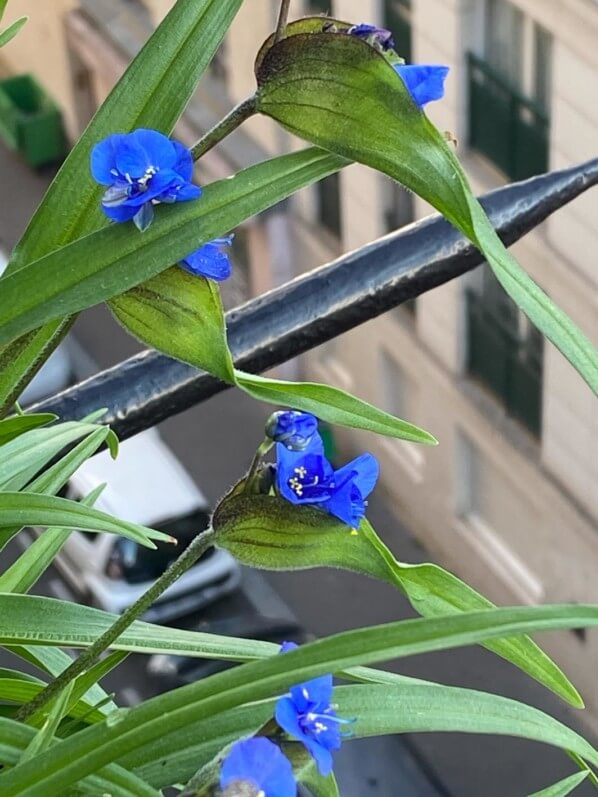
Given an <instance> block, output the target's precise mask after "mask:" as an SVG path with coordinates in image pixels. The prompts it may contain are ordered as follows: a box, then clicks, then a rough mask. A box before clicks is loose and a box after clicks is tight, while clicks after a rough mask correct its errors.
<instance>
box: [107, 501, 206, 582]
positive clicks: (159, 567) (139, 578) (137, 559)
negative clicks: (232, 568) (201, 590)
mask: <svg viewBox="0 0 598 797" xmlns="http://www.w3.org/2000/svg"><path fill="white" fill-rule="evenodd" d="M209 522H210V516H209V514H208V512H207V510H203V509H196V510H194V511H193V512H190V513H189V514H188V515H183V516H182V517H177V518H174V519H173V520H169V521H166V522H164V523H159V524H154V527H155V528H158V529H159V530H160V531H163V532H164V533H165V534H170V536H172V537H174V538H175V539H176V540H177V542H178V544H177V545H171V544H168V543H164V542H156V545H157V550H155V551H154V550H152V549H151V548H145V547H143V546H141V545H138V544H137V543H136V542H133V540H129V539H126V538H124V537H119V538H118V539H117V540H116V541H115V543H114V547H113V549H112V554H111V556H110V561H109V562H108V575H110V576H112V577H113V578H124V580H125V581H127V582H128V583H129V584H140V583H142V582H144V581H153V580H154V579H156V578H158V576H161V575H162V573H163V572H164V571H165V570H166V568H167V567H168V565H169V564H170V563H171V562H172V561H173V560H174V559H176V558H177V557H178V556H179V555H180V554H181V553H182V552H183V551H184V550H185V548H187V547H188V545H189V544H190V542H191V541H192V540H193V539H194V537H196V536H197V535H198V534H199V533H200V532H201V531H203V530H204V529H205V528H207V526H208V524H209ZM212 550H213V549H210V550H209V551H207V552H206V554H204V555H203V556H202V559H206V558H207V557H208V556H209V555H210V554H211V552H212ZM200 561H201V560H200Z"/></svg>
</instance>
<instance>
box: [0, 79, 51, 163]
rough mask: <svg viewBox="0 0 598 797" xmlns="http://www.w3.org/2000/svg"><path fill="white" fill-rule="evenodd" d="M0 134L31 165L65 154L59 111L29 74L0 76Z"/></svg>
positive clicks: (49, 161) (47, 161)
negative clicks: (8, 76) (2, 78)
mask: <svg viewBox="0 0 598 797" xmlns="http://www.w3.org/2000/svg"><path fill="white" fill-rule="evenodd" d="M0 136H1V137H2V138H3V139H4V141H5V142H6V143H7V144H8V146H9V147H11V149H15V150H18V151H19V152H20V153H21V154H22V155H23V157H24V158H25V160H26V161H27V163H29V165H30V166H34V167H36V166H44V165H45V164H48V163H55V162H56V161H59V160H61V159H62V158H63V157H64V155H65V154H66V140H65V137H64V129H63V125H62V114H61V112H60V109H59V108H58V107H57V105H56V104H55V103H54V102H53V100H52V99H51V98H50V97H49V96H48V95H47V94H46V92H45V91H44V90H43V89H42V87H41V86H40V85H39V84H38V83H37V82H36V81H35V80H34V78H33V77H32V76H31V75H18V76H17V77H12V78H8V79H7V80H0Z"/></svg>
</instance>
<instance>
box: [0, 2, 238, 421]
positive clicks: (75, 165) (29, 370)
mask: <svg viewBox="0 0 598 797" xmlns="http://www.w3.org/2000/svg"><path fill="white" fill-rule="evenodd" d="M241 3H242V0H178V2H177V3H175V4H174V5H173V8H172V10H171V11H170V13H169V14H168V15H167V16H166V17H165V19H164V20H163V21H162V23H161V24H160V25H159V26H158V28H157V29H156V30H155V32H154V33H153V35H152V36H151V37H150V39H149V40H148V42H147V43H146V44H145V46H144V47H143V49H142V50H141V51H140V52H139V54H138V55H137V56H136V57H135V59H134V60H133V62H132V63H131V64H130V66H129V67H128V68H127V70H126V72H125V74H124V75H123V77H122V78H121V79H120V80H119V82H118V83H117V84H116V86H115V87H114V89H113V90H112V91H111V93H110V95H109V96H108V98H107V100H106V101H105V102H104V103H103V104H102V106H101V107H100V108H99V110H98V111H97V113H96V115H95V116H94V118H93V120H92V121H91V123H90V124H89V126H88V127H87V129H86V130H85V132H84V133H83V135H82V136H81V138H80V139H79V141H78V142H77V144H76V145H75V146H74V147H73V149H72V150H71V152H70V154H69V156H68V158H67V159H66V161H65V163H64V164H63V166H62V168H61V169H60V172H59V173H58V175H57V176H56V178H55V180H54V181H53V183H52V185H51V186H50V188H49V189H48V191H47V193H46V195H45V197H44V199H43V201H42V203H41V205H40V206H39V208H38V209H37V211H36V213H35V215H34V217H33V219H32V220H31V222H30V224H29V226H28V228H27V230H26V232H25V234H24V235H23V237H22V238H21V240H20V241H19V243H18V244H17V247H16V249H15V252H14V253H13V256H12V258H11V262H10V263H9V265H8V267H7V273H12V271H13V270H16V269H18V268H20V267H22V266H24V265H26V264H27V263H29V262H31V261H32V260H35V259H37V258H40V257H42V256H43V255H46V254H48V252H52V251H53V250H55V249H59V248H60V247H61V246H64V245H65V244H66V243H68V242H69V241H73V240H74V239H76V238H79V237H81V236H82V235H85V234H87V233H89V232H91V231H92V230H95V229H98V228H99V227H102V226H105V225H106V224H107V223H108V222H107V219H106V217H105V216H104V214H103V213H102V211H101V209H100V197H101V194H102V190H103V189H102V188H101V187H100V186H97V185H96V184H95V183H94V182H93V180H91V178H90V177H89V156H90V152H91V149H92V147H93V146H94V144H95V143H96V142H97V141H100V140H101V139H103V138H105V137H106V136H108V135H110V134H111V133H114V132H119V131H127V130H133V129H135V128H138V127H149V128H153V129H154V130H160V131H161V132H163V133H167V134H168V133H170V132H171V131H172V130H173V128H174V126H175V124H176V122H177V120H178V118H179V116H180V114H181V113H182V112H183V110H184V109H185V106H186V105H187V102H188V101H189V99H190V98H191V96H192V95H193V92H194V91H195V88H196V86H197V83H198V81H199V79H200V77H201V75H202V74H203V73H204V71H205V70H206V69H207V67H208V65H209V64H210V62H211V60H212V58H213V56H214V53H215V52H216V50H217V49H218V47H219V46H220V44H221V42H222V39H223V38H224V35H225V33H226V31H227V30H228V27H229V25H230V23H231V22H232V20H233V19H234V17H235V15H236V13H237V11H238V10H239V8H240V7H241ZM190 251H191V250H190ZM187 254H188V253H187ZM71 323H72V321H69V320H68V319H66V320H58V321H54V322H52V323H50V324H47V325H45V326H44V328H43V329H39V330H36V332H35V333H34V334H33V335H32V336H30V337H28V338H27V339H26V340H25V341H23V342H22V343H21V342H19V343H18V344H17V343H15V344H14V345H13V346H11V350H10V351H9V352H8V353H7V355H6V357H4V356H3V354H4V352H2V351H0V364H2V362H3V360H4V361H5V362H8V363H10V368H8V369H7V370H4V369H3V368H0V408H1V407H2V405H4V404H6V403H8V404H10V401H11V400H13V399H14V398H15V397H16V396H18V394H19V392H20V390H21V389H22V387H23V386H24V385H25V384H26V383H27V381H28V379H30V378H31V375H32V374H33V373H35V369H36V367H38V366H39V363H40V361H43V359H44V357H45V356H47V355H48V354H49V353H50V352H51V351H52V349H53V348H54V347H55V346H56V345H57V343H58V342H59V341H60V339H61V337H62V335H63V334H64V332H65V330H66V329H67V328H68V327H69V325H70V324H71ZM17 355H18V356H17Z"/></svg>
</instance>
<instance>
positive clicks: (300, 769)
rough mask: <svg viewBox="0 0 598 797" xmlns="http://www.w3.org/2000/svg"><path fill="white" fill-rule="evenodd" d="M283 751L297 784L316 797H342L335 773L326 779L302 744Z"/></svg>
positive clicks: (289, 745) (287, 746) (288, 745)
mask: <svg viewBox="0 0 598 797" xmlns="http://www.w3.org/2000/svg"><path fill="white" fill-rule="evenodd" d="M272 713H274V706H272ZM282 750H283V752H284V754H285V755H286V756H287V758H288V759H289V761H290V762H291V764H292V765H293V769H294V770H295V777H296V779H297V782H298V783H302V784H303V785H304V786H306V787H307V788H308V789H309V791H310V793H311V794H313V796H314V797H340V792H339V790H338V785H337V782H336V778H335V777H334V772H331V773H330V775H327V776H326V777H324V776H323V775H320V773H319V772H318V768H317V766H316V762H315V760H314V758H313V757H312V755H311V753H309V752H308V751H307V749H306V748H305V747H304V746H303V745H302V744H294V743H291V744H284V745H283V746H282Z"/></svg>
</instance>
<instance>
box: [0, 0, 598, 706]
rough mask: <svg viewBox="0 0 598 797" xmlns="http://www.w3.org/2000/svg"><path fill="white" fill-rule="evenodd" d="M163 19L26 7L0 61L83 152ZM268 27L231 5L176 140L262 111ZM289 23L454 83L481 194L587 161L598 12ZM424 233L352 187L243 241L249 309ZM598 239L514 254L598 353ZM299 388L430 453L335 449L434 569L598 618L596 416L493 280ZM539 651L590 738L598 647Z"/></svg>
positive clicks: (389, 327) (572, 636)
mask: <svg viewBox="0 0 598 797" xmlns="http://www.w3.org/2000/svg"><path fill="white" fill-rule="evenodd" d="M15 5H17V4H15ZM50 5H51V9H50ZM171 5H172V0H143V2H142V0H99V1H98V0H54V2H53V3H52V4H39V3H36V2H35V0H22V2H21V3H19V4H18V13H19V14H21V13H26V12H27V10H28V7H30V11H31V17H32V19H31V22H30V23H29V25H28V26H27V27H26V28H25V29H24V31H23V32H22V33H21V34H20V36H19V37H17V39H15V40H14V42H13V43H11V45H10V47H8V48H6V49H5V50H3V51H2V53H0V74H10V73H15V72H23V71H25V72H33V73H34V74H35V75H36V77H37V78H38V80H39V81H40V82H41V83H42V84H43V85H44V87H45V88H46V89H47V90H48V91H49V92H50V93H51V94H52V96H53V97H54V98H55V99H56V100H57V101H58V102H59V103H60V105H61V107H62V109H63V113H64V119H65V124H66V129H67V132H68V135H69V136H70V137H71V138H74V137H75V136H76V135H77V134H78V133H80V132H81V131H82V129H83V128H84V126H85V124H86V123H87V122H88V121H89V119H90V118H91V115H92V114H93V111H94V110H95V108H96V107H97V105H98V104H99V103H100V102H101V101H102V99H103V98H104V97H105V96H106V94H107V93H108V91H109V90H110V87H111V86H112V85H113V83H114V81H115V80H116V79H117V78H118V76H119V75H120V74H121V73H122V71H123V69H124V68H125V66H126V64H127V63H128V61H129V60H130V58H131V57H132V56H133V55H134V54H135V53H136V52H137V50H138V49H139V47H140V45H141V44H142V43H143V41H144V40H145V39H146V38H147V35H148V33H149V32H150V30H151V28H152V26H153V25H155V24H156V23H157V22H158V21H159V20H160V19H161V17H162V16H163V15H164V14H165V13H166V12H167V10H168V8H169V7H170V6H171ZM277 6H278V3H277V2H276V1H275V0H248V2H246V3H245V4H244V6H243V7H242V9H241V11H240V13H239V15H238V17H237V19H236V20H235V23H234V24H233V27H232V28H231V31H230V33H229V35H228V36H227V39H226V41H225V43H224V45H223V47H222V48H221V50H220V52H219V54H218V57H217V59H216V61H215V63H214V64H213V66H212V67H211V68H210V71H209V73H208V74H207V75H206V76H205V78H204V79H203V80H202V83H201V86H200V88H199V90H198V93H197V95H196V97H195V98H194V99H193V101H192V103H191V105H190V108H189V110H188V112H187V114H186V115H185V118H184V120H183V121H182V123H181V124H180V125H179V128H177V134H178V135H179V136H180V137H181V138H182V139H183V140H185V141H187V142H189V143H190V142H191V141H193V140H194V139H196V138H198V137H199V136H200V135H201V133H202V132H203V131H205V130H207V129H208V128H209V127H210V126H211V124H213V123H214V122H215V121H216V120H217V119H218V118H220V117H221V116H222V115H223V113H225V112H226V111H227V110H228V109H229V108H230V106H231V104H232V103H234V102H237V101H240V100H242V99H244V98H245V97H246V96H248V95H249V94H250V93H251V92H252V91H253V89H254V78H253V72H252V61H253V55H254V53H255V50H256V44H258V43H259V42H260V41H261V40H262V39H264V38H266V36H267V35H268V34H269V33H270V32H271V31H272V29H273V27H274V24H275V19H276V14H277ZM10 12H11V6H10V5H9V14H10ZM292 12H293V14H295V15H297V16H299V15H300V14H301V13H302V12H303V13H305V12H307V13H321V12H330V13H331V14H332V15H333V16H337V17H338V18H341V19H346V20H351V21H354V22H362V21H370V22H376V23H378V24H381V25H384V26H386V27H389V28H391V29H392V30H393V31H394V33H395V36H396V39H397V49H398V50H399V52H400V53H401V54H402V55H403V56H404V57H405V58H406V59H407V60H412V61H414V62H420V63H443V64H447V65H449V66H450V68H451V72H450V76H449V80H448V83H447V93H446V97H445V99H444V100H443V101H442V102H439V103H435V104H434V105H432V106H429V108H428V112H429V115H430V117H431V118H432V120H433V121H434V122H435V124H436V125H437V126H438V127H439V128H440V129H442V130H446V131H450V132H451V133H452V134H454V136H455V138H456V139H457V142H458V143H457V147H458V153H459V156H460V158H461V160H462V161H463V163H464V166H465V169H466V171H467V173H468V175H469V176H470V179H471V181H472V183H473V185H474V188H475V190H476V193H484V192H486V191H488V190H490V189H492V188H494V187H496V186H498V185H501V184H504V183H505V182H507V181H511V180H517V179H524V178H526V177H529V176H531V175H533V174H537V173H540V172H542V171H545V170H546V169H549V168H550V169H559V168H564V167H567V166H569V165H573V164H577V163H579V162H580V161H582V160H585V159H589V158H592V157H595V156H596V155H597V154H598V153H597V149H598V148H597V146H596V141H597V139H598V102H597V100H598V94H597V90H596V86H597V85H598V46H597V44H598V4H597V3H596V2H594V0H294V2H293V4H292ZM13 13H14V10H13ZM300 146H302V144H301V142H298V141H296V140H295V139H293V138H292V137H291V136H289V135H287V134H286V133H285V132H284V131H281V130H280V129H278V128H277V127H276V125H274V124H273V123H272V122H270V121H269V120H267V119H262V118H256V119H252V120H250V121H249V122H248V123H247V124H246V125H245V126H244V127H243V129H242V130H241V131H239V132H237V133H235V134H234V136H233V137H231V140H230V141H229V142H227V143H226V144H225V145H224V146H222V147H220V148H219V149H218V151H216V152H212V153H209V154H208V155H207V156H206V158H205V159H203V160H202V163H201V164H200V167H199V172H198V177H199V179H200V180H201V181H202V182H208V181H209V180H212V179H217V178H218V177H220V176H224V175H226V174H229V173H230V172H231V170H232V169H238V168H240V167H242V166H244V165H248V164H249V163H251V162H255V161H256V160H258V159H260V158H263V157H266V156H268V155H270V154H275V153H280V152H283V151H288V150H291V149H295V148H298V147H300ZM429 212H430V208H429V207H427V206H426V205H425V203H423V202H422V201H420V200H419V199H417V198H416V197H413V196H411V195H410V194H408V193H407V192H405V191H404V190H403V189H401V188H400V187H398V186H396V185H394V184H393V183H392V182H391V181H390V180H388V179H386V178H384V177H383V176H381V175H379V174H376V173H375V172H373V171H372V170H369V169H366V168H365V167H361V166H357V165H355V166H351V167H349V168H347V169H346V170H344V171H343V173H342V174H340V175H338V176H333V177H330V178H328V179H327V180H324V181H322V182H321V183H320V184H319V185H318V186H315V187H313V188H310V189H307V190H304V191H302V192H301V193H300V194H299V195H297V196H296V197H294V198H293V199H292V200H291V201H290V202H289V203H287V204H286V205H285V206H284V207H282V208H278V209H275V210H274V211H272V212H270V213H267V214H263V215H262V216H261V217H260V218H259V219H256V220H254V221H252V222H250V223H248V224H247V225H246V226H245V227H244V229H243V230H241V231H238V236H237V248H238V253H239V254H238V260H239V270H240V272H241V273H242V275H243V281H242V282H243V290H249V291H250V292H252V293H254V294H257V293H261V292H263V291H264V290H266V289H268V288H269V287H271V286H272V285H274V284H278V283H280V282H282V281H285V280H286V279H288V278H290V277H291V276H293V275H294V274H295V273H298V272H300V271H303V270H306V269H309V268H312V267H314V266H316V265H319V264H320V263H322V262H325V261H327V260H330V259H332V258H333V257H334V256H335V255H337V254H339V253H340V252H342V251H348V250H351V249H355V248H358V247H360V246H362V245H363V244H365V243H367V242H368V241H370V240H372V239H375V238H377V237H379V236H381V235H384V234H385V233H387V232H388V231H390V230H394V229H396V228H397V227H399V226H402V225H403V224H406V223H409V222H411V221H413V220H416V219H419V218H421V217H423V216H425V215H427V214H428V213H429ZM597 218H598V194H597V192H596V191H594V192H589V193H588V194H587V195H585V196H583V197H581V198H580V199H577V200H576V201H575V202H574V203H572V205H570V206H568V207H566V208H565V209H564V210H561V211H559V212H558V213H557V214H556V215H555V216H554V217H553V218H552V219H550V220H549V221H548V222H546V223H544V224H543V225H541V227H540V228H538V229H537V230H536V231H534V232H533V233H532V234H530V235H528V236H526V238H525V239H524V240H523V241H521V242H520V243H518V244H517V245H516V246H515V247H514V253H515V255H516V257H517V258H518V259H519V261H520V263H521V264H522V265H523V266H524V268H525V269H526V270H527V271H528V272H529V273H530V274H531V275H532V277H533V278H534V279H535V280H536V281H537V282H538V283H539V284H540V285H541V286H542V287H543V288H544V290H545V291H546V292H547V293H548V294H549V295H550V296H552V297H553V298H554V299H555V300H556V301H557V303H558V304H560V305H561V306H562V307H563V308H564V309H565V310H566V311H567V313H569V315H570V316H571V317H572V318H573V319H574V320H575V321H576V323H577V324H578V325H579V326H580V327H581V328H582V329H583V330H584V331H585V332H586V334H587V335H588V336H589V337H590V338H591V339H593V340H594V341H596V340H597V339H598V313H597V310H598V269H597V268H596V257H597V254H596V253H597V252H598V227H597V226H596V219H597ZM301 368H302V370H303V372H304V373H306V374H307V375H309V376H310V377H311V378H314V379H318V380H326V381H329V382H331V383H332V384H336V385H337V386H339V387H341V388H345V389H349V390H352V391H354V392H356V393H357V394H358V395H360V396H361V397H363V398H365V399H367V400H369V401H371V402H373V403H375V404H378V405H379V406H382V407H384V408H385V409H387V410H388V411H390V412H393V413H395V414H397V415H399V416H401V417H403V418H406V419H407V420H409V421H412V422H414V423H417V424H419V425H421V426H423V427H424V428H426V429H428V430H430V431H431V432H433V433H434V434H435V435H436V436H437V437H438V439H439V440H440V443H441V445H440V446H439V447H437V448H429V449H428V448H426V449H424V448H421V447H416V446H414V445H411V444H406V443H403V442H401V441H396V440H387V439H382V438H374V437H372V436H371V435H365V434H361V433H359V432H346V431H345V432H339V434H338V437H339V442H340V444H341V447H343V448H346V449H347V450H348V449H359V450H363V449H368V450H370V451H372V452H373V453H375V454H376V455H377V456H378V457H379V459H380V461H381V465H382V474H383V476H382V489H383V490H384V491H385V493H386V496H387V498H388V500H389V502H390V503H391V504H392V505H393V506H394V507H395V508H396V512H397V514H398V515H399V516H400V517H401V519H402V520H403V522H404V523H405V524H406V525H407V526H408V527H410V528H411V529H412V531H413V532H414V533H415V534H416V535H417V536H418V537H419V538H420V539H421V540H422V542H423V543H424V544H425V545H426V546H427V547H428V548H429V549H430V550H431V551H433V552H434V554H435V555H436V557H437V558H438V559H439V560H440V561H442V562H443V564H445V565H446V566H448V567H449V568H451V569H452V570H453V571H454V572H456V573H458V574H459V575H460V576H462V577H463V578H465V579H466V580H467V581H469V582H470V583H472V584H473V585H475V586H477V587H478V588H480V589H481V590H482V591H483V592H484V593H485V594H486V595H487V596H488V597H490V598H492V599H493V600H495V601H497V602H500V603H516V602H517V603H519V602H523V603H536V602H561V601H563V602H565V601H566V602H569V601H577V602H586V601H594V602H596V601H598V579H597V577H596V574H597V572H598V534H597V520H598V489H597V487H596V485H597V483H598V455H597V454H596V451H597V450H598V413H596V410H595V404H594V400H595V399H594V397H593V396H592V394H591V391H590V390H589V388H587V387H586V385H585V384H584V383H583V381H582V380H581V379H580V378H579V377H578V376H577V374H576V372H575V371H574V370H573V369H572V368H571V366H569V364H568V363H567V362H566V361H565V359H564V358H563V357H562V356H561V355H560V354H559V353H558V352H557V351H556V350H555V349H554V348H553V347H552V346H551V345H550V344H547V343H545V342H544V341H543V340H542V338H541V336H540V335H539V334H538V333H537V332H536V331H535V329H534V328H533V327H532V326H531V325H530V324H529V322H528V321H527V320H526V318H525V317H524V316H523V315H522V313H521V312H520V311H519V310H518V309H517V307H516V306H515V305H514V304H513V303H512V302H511V301H510V299H509V298H508V297H507V296H506V294H505V293H504V292H503V291H502V289H501V288H500V287H499V285H498V283H497V282H496V280H495V279H494V278H493V276H492V274H491V272H490V271H489V269H488V268H487V267H486V268H484V267H483V268H480V269H477V270H476V272H475V273H473V274H470V275H468V276H467V277H464V278H461V279H459V280H454V281H453V282H451V283H450V284H448V285H446V286H443V287H441V288H438V289H436V290H434V291H432V292H430V293H427V294H425V295H424V296H422V297H420V298H418V299H417V301H416V302H413V303H410V304H409V305H408V306H403V307H400V308H397V309H396V310H394V311H392V312H390V313H386V314H385V315H384V316H381V317H380V318H378V319H376V320H374V321H371V322H369V323H368V324H366V325H364V326H362V327H359V328H358V329H356V330H354V331H352V332H349V333H346V334H345V335H343V336H341V337H340V338H338V339H336V340H334V341H332V342H330V343H328V344H326V345H324V346H322V347H320V348H319V349H318V350H315V351H314V352H312V353H310V354H309V355H307V356H305V357H304V358H303V359H302V363H301ZM548 647H549V648H550V649H551V652H553V653H554V655H555V656H556V657H557V658H558V659H559V660H560V661H561V662H562V663H563V664H564V665H566V667H567V670H568V672H569V673H570V674H571V676H572V677H573V679H574V680H575V681H576V683H578V685H579V686H580V687H581V689H582V691H583V692H584V693H585V695H586V696H587V698H588V702H589V703H590V705H591V708H592V709H593V710H594V713H595V715H596V716H597V717H598V695H597V694H596V691H595V689H594V682H595V671H596V665H597V664H598V632H596V631H587V632H567V633H566V634H561V635H558V636H555V637H554V639H553V640H551V641H550V642H549V644H548ZM592 701H593V703H592Z"/></svg>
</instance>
